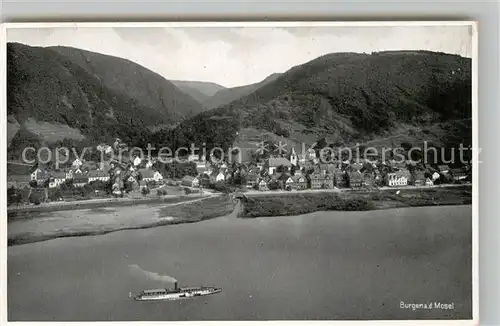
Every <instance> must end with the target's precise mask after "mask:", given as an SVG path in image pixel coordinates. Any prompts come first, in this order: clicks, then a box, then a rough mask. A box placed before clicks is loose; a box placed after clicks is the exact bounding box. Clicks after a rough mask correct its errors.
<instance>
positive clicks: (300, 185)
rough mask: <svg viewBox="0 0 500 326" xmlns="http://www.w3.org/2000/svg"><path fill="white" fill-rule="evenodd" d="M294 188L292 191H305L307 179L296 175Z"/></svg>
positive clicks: (293, 178)
mask: <svg viewBox="0 0 500 326" xmlns="http://www.w3.org/2000/svg"><path fill="white" fill-rule="evenodd" d="M292 180H293V187H292V189H297V190H304V189H307V179H306V177H305V176H303V175H295V176H293V177H292Z"/></svg>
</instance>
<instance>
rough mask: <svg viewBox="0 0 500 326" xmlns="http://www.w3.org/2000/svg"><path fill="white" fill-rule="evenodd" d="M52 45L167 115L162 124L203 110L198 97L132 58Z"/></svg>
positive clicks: (107, 83) (115, 88) (116, 88)
mask: <svg viewBox="0 0 500 326" xmlns="http://www.w3.org/2000/svg"><path fill="white" fill-rule="evenodd" d="M50 49H52V50H54V51H56V52H57V53H59V54H62V55H64V56H65V57H67V58H69V59H70V60H71V61H72V62H73V63H75V64H77V65H79V66H80V67H81V68H83V69H84V70H85V71H86V72H87V73H88V74H90V75H92V76H94V77H95V78H97V79H98V80H99V81H101V82H102V84H103V85H104V86H106V87H107V88H109V89H111V90H113V91H115V92H119V93H122V94H126V95H127V96H129V97H131V98H133V99H134V100H135V101H137V103H139V104H140V105H143V106H146V107H149V108H151V109H152V110H154V111H156V112H158V113H159V114H160V115H163V116H164V117H165V118H164V119H161V120H160V121H159V122H158V124H164V123H171V124H175V123H177V122H179V121H180V120H182V119H184V118H185V117H188V116H192V115H195V114H198V113H200V112H202V111H203V107H202V106H201V105H200V104H199V103H198V102H197V101H196V100H195V99H193V98H192V97H191V96H189V95H187V94H185V93H184V92H182V91H180V90H179V89H178V88H177V87H176V86H175V85H174V84H172V83H171V82H170V81H168V80H166V79H165V78H163V77H162V76H160V75H159V74H157V73H155V72H153V71H151V70H149V69H146V68H144V67H143V66H141V65H139V64H136V63H134V62H132V61H130V60H126V59H123V58H118V57H113V56H109V55H104V54H100V53H95V52H90V51H85V50H81V49H76V48H71V47H63V46H56V47H50Z"/></svg>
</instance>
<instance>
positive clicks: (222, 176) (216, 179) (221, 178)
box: [215, 171, 226, 182]
mask: <svg viewBox="0 0 500 326" xmlns="http://www.w3.org/2000/svg"><path fill="white" fill-rule="evenodd" d="M224 180H226V176H225V175H224V173H223V172H222V171H221V172H219V173H218V174H217V175H216V176H215V182H219V181H224Z"/></svg>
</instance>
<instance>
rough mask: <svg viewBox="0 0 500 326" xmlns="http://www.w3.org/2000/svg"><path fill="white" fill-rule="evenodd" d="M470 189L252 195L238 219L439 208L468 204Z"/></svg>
mask: <svg viewBox="0 0 500 326" xmlns="http://www.w3.org/2000/svg"><path fill="white" fill-rule="evenodd" d="M471 203H472V187H471V186H461V187H447V188H444V187H435V188H409V189H401V190H394V191H389V190H385V191H373V192H367V191H355V190H353V191H349V192H332V191H330V192H308V193H302V192H300V193H299V192H293V193H291V192H288V193H283V194H282V195H280V194H279V193H276V194H275V195H273V196H269V194H267V193H262V194H258V193H252V194H251V195H250V196H245V197H244V198H243V199H242V206H241V210H240V212H239V217H242V218H254V217H260V216H280V215H299V214H307V213H312V212H316V211H368V210H379V209H388V208H404V207H418V206H439V205H469V204H471Z"/></svg>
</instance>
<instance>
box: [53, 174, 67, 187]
mask: <svg viewBox="0 0 500 326" xmlns="http://www.w3.org/2000/svg"><path fill="white" fill-rule="evenodd" d="M65 181H66V173H64V172H63V171H54V172H52V173H50V181H49V188H56V187H59V186H60V185H61V184H63V183H64V182H65Z"/></svg>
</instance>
